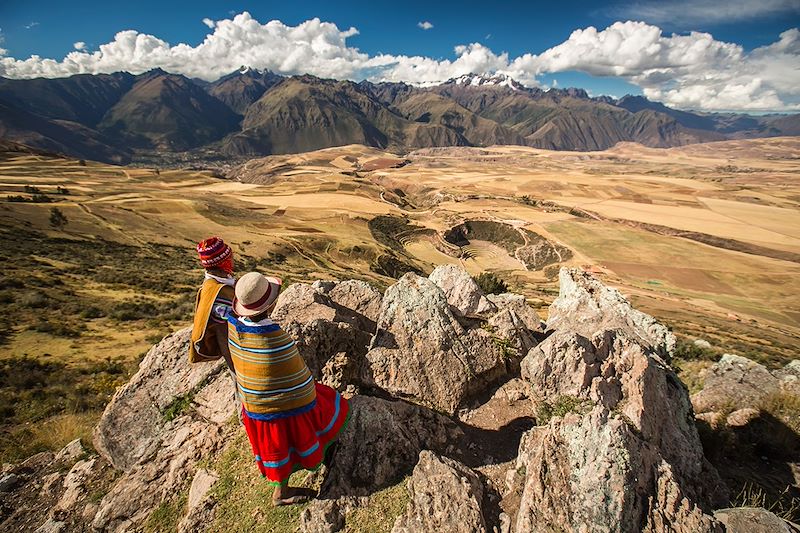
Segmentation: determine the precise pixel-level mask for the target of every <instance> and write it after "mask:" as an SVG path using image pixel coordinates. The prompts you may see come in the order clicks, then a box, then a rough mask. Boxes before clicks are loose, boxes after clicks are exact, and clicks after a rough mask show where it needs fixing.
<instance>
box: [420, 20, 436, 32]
mask: <svg viewBox="0 0 800 533" xmlns="http://www.w3.org/2000/svg"><path fill="white" fill-rule="evenodd" d="M417 26H419V27H420V28H422V29H423V30H430V29H432V28H433V24H431V23H430V22H428V21H427V20H425V21H422V22H417Z"/></svg>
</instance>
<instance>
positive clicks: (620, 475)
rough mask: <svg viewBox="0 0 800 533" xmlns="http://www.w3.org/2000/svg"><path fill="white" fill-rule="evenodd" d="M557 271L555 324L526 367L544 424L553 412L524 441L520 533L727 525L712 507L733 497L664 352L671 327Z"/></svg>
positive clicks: (594, 284) (608, 292)
mask: <svg viewBox="0 0 800 533" xmlns="http://www.w3.org/2000/svg"><path fill="white" fill-rule="evenodd" d="M561 277H562V283H565V284H566V288H565V287H564V286H562V291H561V294H560V296H559V298H558V299H557V300H556V302H554V304H553V306H551V318H555V319H554V320H548V325H549V326H550V327H554V328H555V331H554V332H553V333H552V335H551V336H550V337H549V338H547V339H546V340H545V341H543V342H542V343H540V344H539V345H538V346H537V347H536V348H534V349H532V350H531V351H530V352H529V353H528V355H527V356H526V357H525V359H524V360H523V362H522V365H521V366H522V376H523V378H524V379H525V380H527V381H528V382H529V383H530V385H531V387H530V388H531V395H532V399H533V401H534V404H535V405H536V406H537V407H538V412H539V413H540V414H541V416H540V417H539V418H540V420H539V423H543V422H547V421H546V420H544V419H543V418H542V417H544V416H545V415H548V416H554V417H553V418H552V420H550V421H549V423H547V425H545V426H541V427H537V428H534V429H533V430H531V433H530V435H528V436H527V437H526V438H524V439H522V441H521V445H520V453H519V458H518V463H519V464H518V465H517V469H516V471H524V472H525V475H524V476H522V477H521V479H520V483H521V484H522V499H521V504H520V509H519V512H518V515H517V518H516V526H517V531H538V530H543V529H544V530H547V529H548V528H561V529H564V530H567V531H584V530H586V531H642V530H645V531H663V530H671V531H686V532H688V531H721V527H720V525H719V523H718V522H717V521H716V520H715V519H714V518H713V517H711V516H710V515H708V514H707V511H708V510H710V509H711V508H713V506H715V505H719V504H721V503H723V502H724V501H725V498H726V496H727V495H726V494H725V492H724V491H723V490H721V489H720V487H723V485H722V482H721V480H720V478H719V476H718V474H717V472H716V470H715V469H714V468H713V467H712V466H711V465H710V463H708V461H707V460H706V459H705V457H704V455H703V449H702V446H701V443H700V439H699V436H698V433H697V429H696V428H695V425H694V416H693V411H692V405H691V403H690V401H689V395H688V391H687V390H686V388H685V386H684V385H683V384H682V383H681V382H680V380H679V379H678V378H677V376H676V375H675V373H674V372H673V371H672V370H671V368H670V367H669V365H668V364H667V362H666V361H665V359H664V358H665V357H667V356H668V354H669V353H670V351H671V349H672V343H673V342H674V339H673V338H672V335H671V334H670V333H669V332H668V331H667V329H666V328H665V327H664V326H662V325H661V324H658V323H657V322H656V321H655V319H653V318H652V317H650V316H648V315H645V314H644V313H641V312H640V311H636V310H635V309H632V308H631V306H630V304H628V302H627V301H625V300H624V299H623V298H622V297H621V296H620V295H619V293H617V292H616V291H614V290H613V289H609V288H607V287H605V286H604V285H602V284H601V283H600V282H598V281H596V280H593V279H590V278H588V277H587V276H585V275H583V274H582V273H578V272H577V271H570V270H566V269H562V271H561ZM567 312H568V313H571V314H572V315H566V314H565V313H567Z"/></svg>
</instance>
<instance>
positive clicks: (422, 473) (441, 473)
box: [392, 450, 487, 533]
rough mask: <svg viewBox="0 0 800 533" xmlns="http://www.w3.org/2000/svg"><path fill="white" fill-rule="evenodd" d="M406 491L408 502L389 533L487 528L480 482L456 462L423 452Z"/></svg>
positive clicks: (450, 532)
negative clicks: (409, 498) (408, 497)
mask: <svg viewBox="0 0 800 533" xmlns="http://www.w3.org/2000/svg"><path fill="white" fill-rule="evenodd" d="M408 494H409V496H410V497H411V501H410V502H409V503H408V506H407V507H406V510H405V512H404V513H403V514H402V515H401V516H400V517H399V518H398V519H397V521H396V522H395V525H394V528H393V529H392V533H428V532H429V531H437V532H441V533H479V532H484V531H487V528H486V519H485V518H484V516H483V511H482V509H481V505H482V503H483V496H484V489H483V483H481V480H480V479H479V478H478V476H477V475H476V474H475V472H473V471H472V470H471V469H469V468H467V467H466V466H464V465H463V464H461V463H459V462H458V461H454V460H452V459H448V458H447V457H441V456H438V455H436V454H435V453H433V452H430V451H427V450H426V451H423V452H422V453H420V455H419V462H417V466H415V467H414V473H413V474H412V475H411V479H409V481H408Z"/></svg>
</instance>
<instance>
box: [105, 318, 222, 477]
mask: <svg viewBox="0 0 800 533" xmlns="http://www.w3.org/2000/svg"><path fill="white" fill-rule="evenodd" d="M190 335H191V328H186V329H182V330H180V331H178V332H176V333H173V334H172V335H169V336H167V337H166V338H164V340H162V341H161V342H160V343H158V344H157V345H155V346H153V347H152V348H151V349H150V351H149V352H147V355H145V357H144V359H143V360H142V362H141V364H140V365H139V371H138V372H136V374H135V375H134V376H133V377H132V378H131V380H130V381H129V382H128V383H127V384H126V385H125V386H124V387H122V388H121V389H120V390H119V391H117V393H116V394H115V395H114V397H113V398H112V399H111V401H110V402H109V404H108V405H107V406H106V409H105V411H104V412H103V416H102V417H101V418H100V422H99V423H98V424H97V427H96V428H95V430H94V447H95V449H96V450H97V451H98V452H99V453H100V455H102V456H103V457H105V458H106V459H107V460H108V461H109V462H110V463H111V464H112V465H113V466H114V468H116V469H118V470H128V469H130V468H131V467H132V466H133V465H135V464H136V463H137V462H139V461H141V460H142V459H143V458H147V457H150V456H151V455H152V454H153V453H155V451H156V450H157V449H158V447H159V446H160V445H161V440H162V438H163V437H164V436H165V435H166V434H167V433H168V431H169V430H168V429H167V426H168V425H169V424H168V422H167V420H166V419H165V416H166V413H167V411H168V410H169V409H170V408H171V407H174V406H175V405H177V404H178V403H179V402H181V401H183V400H184V399H188V398H192V397H194V395H195V394H196V393H197V392H198V390H199V389H202V388H203V387H204V386H205V385H206V384H207V383H208V382H209V381H212V380H216V379H218V380H221V381H222V382H225V383H226V385H227V386H226V387H225V388H226V389H227V394H226V395H225V396H226V400H225V401H224V402H222V403H220V404H217V405H216V407H215V411H217V412H222V413H225V415H226V416H227V415H232V414H234V404H233V394H232V393H233V387H234V384H233V380H232V379H231V377H230V375H229V374H228V372H227V371H226V368H227V367H226V366H225V362H224V361H222V360H221V359H220V360H219V361H217V362H213V363H197V364H190V363H189V358H188V355H187V354H188V352H189V337H190Z"/></svg>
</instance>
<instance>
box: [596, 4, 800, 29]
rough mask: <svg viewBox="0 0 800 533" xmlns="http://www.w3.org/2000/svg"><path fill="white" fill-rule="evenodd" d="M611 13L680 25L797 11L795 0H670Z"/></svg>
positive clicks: (632, 6) (797, 5)
mask: <svg viewBox="0 0 800 533" xmlns="http://www.w3.org/2000/svg"><path fill="white" fill-rule="evenodd" d="M610 12H611V14H612V15H613V16H621V17H627V18H632V19H635V20H645V21H647V22H652V23H656V24H667V25H669V26H682V25H691V24H703V23H707V24H708V23H710V24H714V23H717V24H719V23H726V22H737V21H742V20H753V19H756V18H759V17H765V16H772V15H778V14H781V13H800V2H798V0H758V1H753V0H725V1H724V2H720V1H719V0H673V1H664V0H660V1H655V0H650V1H645V2H639V3H632V4H629V5H626V6H623V7H620V8H614V9H612V10H610Z"/></svg>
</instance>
